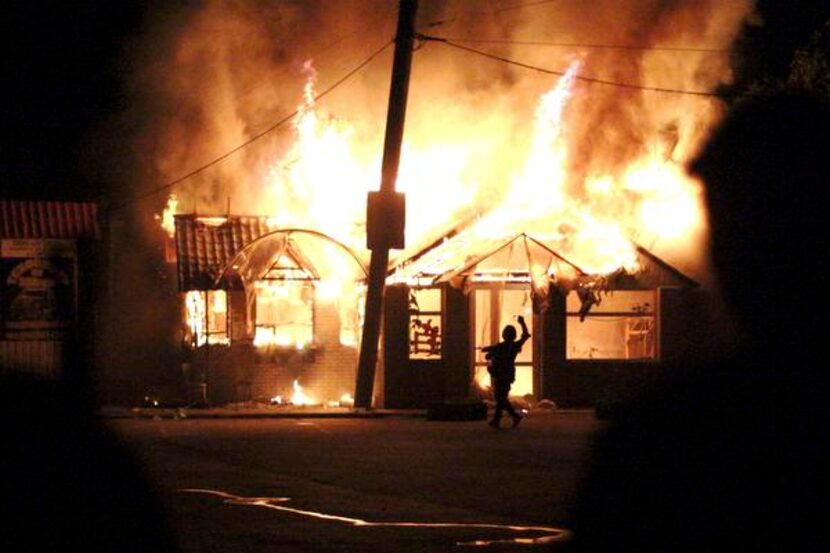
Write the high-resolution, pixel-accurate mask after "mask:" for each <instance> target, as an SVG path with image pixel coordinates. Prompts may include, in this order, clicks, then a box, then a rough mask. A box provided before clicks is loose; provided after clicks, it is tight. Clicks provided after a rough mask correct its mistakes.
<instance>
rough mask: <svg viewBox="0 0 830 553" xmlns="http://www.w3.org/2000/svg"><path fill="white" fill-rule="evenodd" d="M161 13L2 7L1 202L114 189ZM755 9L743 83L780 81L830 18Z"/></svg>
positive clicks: (51, 5) (792, 7) (804, 11)
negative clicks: (149, 24) (124, 117)
mask: <svg viewBox="0 0 830 553" xmlns="http://www.w3.org/2000/svg"><path fill="white" fill-rule="evenodd" d="M390 1H391V0H390ZM428 1H430V0H423V2H428ZM159 5H160V3H153V2H140V1H138V0H119V1H118V2H103V1H99V2H90V1H76V2H42V1H25V2H23V1H13V2H4V3H3V7H2V8H0V10H2V12H0V13H2V22H3V32H2V33H0V35H1V36H2V41H3V52H4V55H3V62H2V63H3V75H4V78H3V82H4V84H3V87H2V126H3V135H2V145H0V163H2V171H3V175H2V177H0V179H2V180H0V182H2V193H0V197H3V198H38V199H96V198H98V197H100V196H101V195H102V194H106V193H107V191H109V190H112V189H114V188H116V187H117V186H118V182H116V181H117V180H118V171H119V168H123V167H127V166H128V164H127V163H125V162H124V160H123V159H121V157H122V156H129V144H127V143H123V142H120V141H123V140H126V139H125V138H124V136H123V135H122V134H120V133H118V132H117V131H114V130H113V129H117V128H118V126H117V125H116V124H114V123H113V122H114V121H116V120H117V119H118V118H119V116H120V115H121V114H124V113H126V112H127V111H128V110H129V105H128V104H129V95H128V94H127V93H126V86H125V83H127V82H128V79H129V75H130V73H131V68H132V60H133V57H134V56H135V50H136V45H137V44H138V43H139V42H140V40H141V32H142V28H143V26H144V25H145V22H146V21H147V18H148V17H149V16H150V15H151V14H152V13H154V12H155V11H157V10H158V7H159ZM165 6H166V9H169V6H170V3H166V4H165ZM760 10H761V12H762V14H763V17H764V19H765V21H766V24H765V25H764V26H763V27H756V28H753V29H752V30H751V31H750V32H748V33H747V34H745V36H744V39H743V42H742V45H741V47H740V49H739V56H740V59H739V61H740V65H739V69H740V73H739V76H738V77H739V83H741V84H745V83H750V82H752V81H753V80H754V79H757V78H758V77H760V76H762V75H764V74H768V75H773V76H780V75H783V74H785V73H786V71H787V68H788V66H789V62H790V60H791V58H792V54H793V51H794V50H795V49H796V48H798V47H800V46H802V45H803V44H804V43H805V42H806V41H807V40H808V39H809V37H810V36H811V35H812V33H813V32H814V31H815V30H816V29H817V28H818V27H819V26H820V25H821V23H822V22H824V21H826V20H827V19H828V18H830V2H827V1H826V0H802V1H800V2H781V1H777V0H766V1H762V2H760Z"/></svg>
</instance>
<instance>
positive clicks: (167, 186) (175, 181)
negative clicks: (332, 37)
mask: <svg viewBox="0 0 830 553" xmlns="http://www.w3.org/2000/svg"><path fill="white" fill-rule="evenodd" d="M394 42H395V41H394V39H393V40H390V41H388V42H387V43H386V44H384V45H383V46H382V47H381V48H380V49H378V50H376V51H375V52H374V53H373V54H372V55H370V56H369V57H368V58H366V59H365V60H363V61H362V62H361V63H360V64H359V65H357V66H356V67H355V68H354V69H352V70H351V71H349V72H348V73H346V74H345V75H343V76H342V77H341V78H340V79H338V80H337V81H335V83H334V84H332V85H331V86H330V87H328V88H327V89H325V90H324V91H322V92H321V93H319V94H317V95H316V96H315V97H314V98H313V101H314V102H317V101H318V100H321V99H322V98H323V97H325V96H326V95H328V94H329V93H330V92H332V91H333V90H334V89H336V88H337V87H338V86H340V85H341V84H343V83H344V82H346V81H347V80H348V79H349V78H350V77H352V76H353V75H354V74H355V73H357V72H358V71H360V70H361V69H363V68H364V67H366V66H367V65H369V63H370V62H371V61H372V60H374V59H375V58H376V57H378V56H379V55H380V54H381V53H382V52H384V51H385V50H386V49H387V48H389V46H391V45H392V44H393V43H394ZM300 111H301V108H297V109H295V110H294V111H293V112H291V113H290V114H288V115H286V116H285V117H283V118H282V119H280V120H279V121H277V122H276V123H274V124H272V125H271V126H269V127H267V128H266V129H264V130H262V131H260V132H259V133H257V134H255V135H254V136H252V137H251V138H249V139H248V140H246V141H245V142H243V143H242V144H240V145H238V146H236V147H235V148H233V149H231V150H229V151H227V152H225V153H224V154H222V155H220V156H218V157H216V158H214V159H212V160H211V161H209V162H207V163H205V164H204V165H201V166H199V167H197V168H196V169H193V170H192V171H190V172H189V173H186V174H184V175H182V176H180V177H177V178H175V179H173V180H172V181H170V182H167V183H165V184H162V185H160V186H157V187H155V188H153V189H152V190H149V191H147V192H144V193H142V194H138V195H136V196H133V197H132V198H130V199H129V200H127V201H124V202H121V203H119V204H115V205H112V206H111V207H110V208H109V209H110V211H115V210H118V209H122V208H124V207H127V206H128V205H130V204H132V203H135V202H138V201H140V200H143V199H145V198H148V197H150V196H154V195H156V194H158V193H159V192H163V191H165V190H168V189H170V188H172V187H174V186H176V185H177V184H181V183H182V182H184V181H186V180H188V179H190V178H191V177H194V176H196V175H198V174H199V173H201V172H203V171H205V170H206V169H209V168H210V167H213V166H214V165H216V164H218V163H221V162H222V161H224V160H226V159H227V158H229V157H231V156H232V155H234V154H235V153H237V152H239V151H240V150H242V149H244V148H246V147H248V146H250V145H251V144H253V143H254V142H256V141H257V140H259V139H260V138H262V137H263V136H265V135H267V134H269V133H271V132H273V131H274V130H276V129H278V128H279V127H281V126H282V125H284V124H286V123H287V122H289V121H291V120H292V119H293V118H294V117H296V116H297V115H298V114H299V113H300Z"/></svg>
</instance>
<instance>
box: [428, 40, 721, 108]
mask: <svg viewBox="0 0 830 553" xmlns="http://www.w3.org/2000/svg"><path fill="white" fill-rule="evenodd" d="M418 39H420V40H424V41H434V42H440V43H442V44H446V45H447V46H451V47H453V48H457V49H459V50H464V51H465V52H470V53H472V54H477V55H479V56H483V57H485V58H489V59H491V60H496V61H500V62H503V63H507V64H510V65H515V66H517V67H522V68H524V69H530V70H533V71H538V72H540V73H545V74H548V75H556V76H558V77H562V76H563V75H565V72H564V71H555V70H553V69H545V68H544V67H538V66H535V65H530V64H527V63H523V62H520V61H516V60H512V59H510V58H505V57H502V56H497V55H496V54H491V53H490V52H484V51H483V50H477V49H475V48H470V47H469V46H464V45H463V44H458V43H455V42H452V41H450V40H448V39H445V38H440V37H431V36H428V35H423V34H419V35H418ZM574 78H576V79H578V80H580V81H584V82H589V83H594V84H602V85H607V86H615V87H617V88H628V89H632V90H647V91H650V92H664V93H667V94H685V95H688V96H703V97H716V98H721V97H723V96H724V95H723V94H718V93H715V92H707V91H703V90H683V89H678V88H662V87H656V86H642V85H636V84H631V83H621V82H617V81H608V80H605V79H597V78H594V77H585V76H583V75H576V76H575V77H574Z"/></svg>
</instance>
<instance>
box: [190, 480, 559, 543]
mask: <svg viewBox="0 0 830 553" xmlns="http://www.w3.org/2000/svg"><path fill="white" fill-rule="evenodd" d="M179 491H180V492H184V493H196V494H204V495H212V496H215V497H219V498H221V499H223V500H224V501H223V502H224V503H226V504H228V505H250V506H254V507H262V508H265V509H272V510H275V511H283V512H286V513H292V514H295V515H300V516H305V517H309V518H316V519H319V520H329V521H332V522H341V523H343V524H349V525H351V526H360V527H364V528H367V527H374V528H378V527H386V528H458V529H480V530H502V531H510V532H517V533H522V534H525V533H541V534H542V535H541V536H537V537H518V538H511V539H479V540H475V541H471V542H458V543H457V544H456V545H461V546H474V547H484V546H488V545H495V544H505V543H513V544H521V545H542V544H548V543H553V542H558V541H565V540H567V539H569V538H570V532H569V531H568V530H564V529H562V528H553V527H551V526H516V525H510V524H487V523H469V522H394V521H392V522H373V521H368V520H363V519H359V518H351V517H346V516H340V515H331V514H326V513H320V512H317V511H307V510H304V509H294V508H292V507H287V506H285V505H279V504H280V503H286V502H288V501H291V498H290V497H243V496H239V495H233V494H230V493H227V492H223V491H219V490H208V489H201V488H186V489H181V490H179Z"/></svg>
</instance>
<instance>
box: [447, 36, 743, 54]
mask: <svg viewBox="0 0 830 553" xmlns="http://www.w3.org/2000/svg"><path fill="white" fill-rule="evenodd" d="M446 40H451V41H453V42H465V43H468V44H516V45H521V46H555V47H562V48H591V49H609V50H645V51H660V52H662V51H665V52H699V53H705V54H727V53H729V52H731V51H732V50H730V49H728V48H689V47H683V46H635V45H627V44H596V43H580V42H546V41H534V40H507V39H505V40H499V39H479V38H467V37H446Z"/></svg>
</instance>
